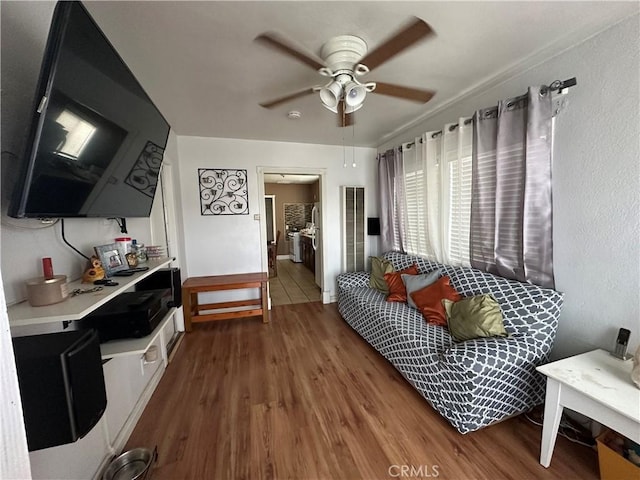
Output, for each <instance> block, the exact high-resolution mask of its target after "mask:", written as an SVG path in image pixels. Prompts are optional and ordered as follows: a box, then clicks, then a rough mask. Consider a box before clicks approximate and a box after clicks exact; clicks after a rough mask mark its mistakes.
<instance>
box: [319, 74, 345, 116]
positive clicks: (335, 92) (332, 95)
mask: <svg viewBox="0 0 640 480" xmlns="http://www.w3.org/2000/svg"><path fill="white" fill-rule="evenodd" d="M341 97H342V85H341V84H340V83H339V82H337V81H335V80H334V81H333V82H331V83H330V84H329V85H327V86H326V87H322V88H321V89H320V101H322V104H323V105H324V106H325V107H327V108H328V109H329V110H331V109H333V108H336V106H337V105H338V102H339V101H340V98H341Z"/></svg>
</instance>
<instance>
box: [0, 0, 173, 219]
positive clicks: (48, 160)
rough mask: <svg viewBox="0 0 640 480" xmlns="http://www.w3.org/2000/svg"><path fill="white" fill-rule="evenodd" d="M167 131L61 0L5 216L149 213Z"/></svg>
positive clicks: (84, 20)
mask: <svg viewBox="0 0 640 480" xmlns="http://www.w3.org/2000/svg"><path fill="white" fill-rule="evenodd" d="M168 134H169V124H168V123H167V121H166V120H165V119H164V117H163V116H162V114H161V113H160V111H159V110H158V109H157V108H156V106H155V105H154V104H153V102H152V101H151V99H150V98H149V97H148V96H147V94H146V93H145V92H144V90H143V89H142V87H141V86H140V84H139V83H138V81H137V80H136V78H135V77H134V75H133V74H132V73H131V71H130V70H129V68H128V67H127V65H126V64H125V63H124V61H123V60H122V59H121V58H120V55H118V53H117V52H116V50H115V49H114V48H113V46H112V45H111V43H110V42H109V41H108V40H107V38H106V37H105V35H104V34H103V33H102V31H101V30H100V28H99V27H98V25H97V24H96V23H95V22H94V21H93V19H92V18H91V16H90V15H89V13H88V12H87V11H86V9H85V8H84V6H83V5H82V4H81V3H80V2H59V3H58V4H57V5H56V8H55V12H54V14H53V20H52V22H51V29H50V31H49V38H48V40H47V46H46V49H45V54H44V58H43V63H42V67H41V71H40V79H39V82H38V87H37V91H36V97H35V102H34V109H33V119H32V122H31V129H30V131H29V137H28V139H27V145H26V149H25V153H24V158H23V165H22V170H21V174H20V177H19V180H18V183H17V184H16V185H15V187H14V188H15V191H14V195H13V199H12V202H11V205H10V207H9V212H8V213H9V215H10V216H12V217H17V218H22V217H32V218H46V217H125V218H126V217H148V216H149V214H150V212H151V206H152V203H153V197H154V194H155V189H156V185H157V182H158V175H159V172H160V166H161V164H162V158H163V153H164V149H165V147H166V144H167V136H168Z"/></svg>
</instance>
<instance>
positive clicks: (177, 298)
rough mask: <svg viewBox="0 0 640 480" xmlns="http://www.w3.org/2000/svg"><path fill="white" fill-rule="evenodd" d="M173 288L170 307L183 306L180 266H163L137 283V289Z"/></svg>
mask: <svg viewBox="0 0 640 480" xmlns="http://www.w3.org/2000/svg"><path fill="white" fill-rule="evenodd" d="M160 288H170V289H171V301H170V303H169V307H181V306H182V279H181V278H180V269H179V268H163V269H161V270H158V271H157V272H154V273H152V274H151V275H149V276H148V277H147V278H145V279H144V280H140V281H139V282H138V283H136V290H138V291H140V290H157V289H160Z"/></svg>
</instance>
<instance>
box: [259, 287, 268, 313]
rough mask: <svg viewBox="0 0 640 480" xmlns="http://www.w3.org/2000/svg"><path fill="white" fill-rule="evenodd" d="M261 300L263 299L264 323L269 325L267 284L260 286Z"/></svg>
mask: <svg viewBox="0 0 640 480" xmlns="http://www.w3.org/2000/svg"><path fill="white" fill-rule="evenodd" d="M260 298H261V299H262V323H269V298H268V294H267V282H262V283H261V285H260Z"/></svg>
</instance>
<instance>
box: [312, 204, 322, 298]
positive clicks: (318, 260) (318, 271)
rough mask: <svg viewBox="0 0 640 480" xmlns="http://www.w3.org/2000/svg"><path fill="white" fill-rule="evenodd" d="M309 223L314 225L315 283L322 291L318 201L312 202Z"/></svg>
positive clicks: (320, 225) (320, 216)
mask: <svg viewBox="0 0 640 480" xmlns="http://www.w3.org/2000/svg"><path fill="white" fill-rule="evenodd" d="M311 223H313V227H314V235H313V249H314V250H315V261H316V274H315V275H316V285H318V286H319V287H320V290H321V291H322V215H321V210H320V203H319V202H316V203H314V204H313V209H312V210H311Z"/></svg>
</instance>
